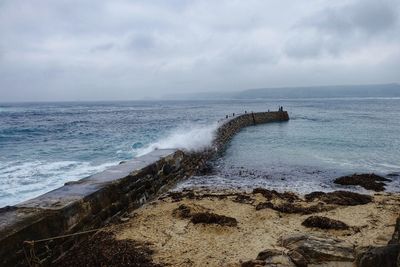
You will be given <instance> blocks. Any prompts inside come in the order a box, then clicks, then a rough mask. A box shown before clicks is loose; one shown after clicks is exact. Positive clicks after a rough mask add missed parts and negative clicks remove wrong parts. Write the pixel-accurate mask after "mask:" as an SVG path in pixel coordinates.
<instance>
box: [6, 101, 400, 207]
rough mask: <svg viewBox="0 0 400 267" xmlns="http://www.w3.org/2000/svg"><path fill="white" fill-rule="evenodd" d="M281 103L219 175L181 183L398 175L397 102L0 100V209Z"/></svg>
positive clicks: (301, 186) (398, 182) (301, 182)
mask: <svg viewBox="0 0 400 267" xmlns="http://www.w3.org/2000/svg"><path fill="white" fill-rule="evenodd" d="M278 106H283V107H284V108H285V109H287V110H288V111H289V116H290V121H289V122H287V123H272V124H265V125H259V126H256V127H248V128H246V129H244V130H243V131H241V132H240V133H239V134H238V135H236V136H235V137H234V138H233V140H232V142H231V143H230V145H229V146H228V149H227V151H226V154H225V155H224V156H223V158H222V159H221V161H220V162H217V165H218V166H217V167H216V170H217V173H215V175H213V176H210V177H208V178H207V177H203V178H201V177H195V178H193V179H189V180H187V181H185V186H190V185H198V186H203V185H207V186H210V187H218V186H221V185H223V186H237V187H246V188H250V187H254V186H263V187H270V188H275V189H278V190H279V189H281V190H295V191H299V192H303V191H306V190H325V191H328V190H332V189H334V188H336V187H335V185H334V184H333V183H332V179H334V178H335V177H337V176H338V175H342V174H351V173H353V172H377V173H379V174H383V175H385V174H388V173H392V172H396V173H398V172H400V166H399V162H400V153H399V151H400V138H399V132H400V116H399V114H400V98H358V99H354V98H341V99H292V100H291V99H286V100H226V101H225V100H224V101H180V102H179V101H176V102H174V101H165V102H156V101H155V102H151V101H147V102H146V101H132V102H90V103H85V102H77V103H17V104H15V103H13V104H1V106H0V110H1V111H0V207H1V206H4V205H13V204H16V203H18V202H20V201H23V200H27V199H29V198H32V197H35V196H37V195H40V194H42V193H45V192H47V191H50V190H52V189H55V188H57V187H59V186H61V185H63V184H64V183H65V182H67V181H70V180H78V179H81V178H84V177H85V176H88V175H92V174H94V173H96V172H99V171H102V170H104V169H105V168H106V167H107V166H111V165H114V164H117V163H118V162H120V161H123V160H129V159H132V158H133V157H135V156H137V155H143V154H145V153H148V152H150V151H152V150H155V149H161V148H180V149H185V150H199V149H202V148H204V147H206V146H208V145H209V144H210V143H211V140H212V138H213V133H214V131H215V128H216V127H217V124H214V122H217V121H218V120H221V119H224V118H225V116H226V115H227V114H232V113H233V112H235V113H237V114H239V113H243V112H244V111H245V110H247V111H254V112H257V111H266V110H268V109H271V110H276V109H277V107H278ZM241 167H244V168H245V170H246V169H247V170H250V172H254V173H255V174H257V175H251V174H249V173H245V174H243V170H242V175H241V174H240V170H241ZM390 178H391V179H393V182H391V183H389V185H388V187H387V188H388V190H389V191H399V190H400V178H399V177H398V176H397V177H390Z"/></svg>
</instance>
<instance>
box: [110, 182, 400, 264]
mask: <svg viewBox="0 0 400 267" xmlns="http://www.w3.org/2000/svg"><path fill="white" fill-rule="evenodd" d="M357 195H358V194H355V195H354V196H355V197H356V198H355V200H356V201H361V202H364V201H365V200H364V199H358V198H357ZM305 197H306V198H307V200H306V199H305ZM312 197H313V196H312V195H311V194H310V195H308V196H298V195H296V194H293V193H278V192H275V191H269V190H266V189H255V190H253V191H252V192H240V191H232V190H229V191H228V190H225V191H224V190H220V191H206V190H195V191H192V190H187V191H183V192H170V193H167V194H166V195H163V196H161V197H159V198H158V199H157V200H155V201H152V202H150V203H148V204H146V205H144V206H143V207H141V208H139V209H137V210H134V211H132V212H130V213H126V214H125V215H124V216H123V217H122V218H120V221H121V222H122V224H116V225H115V226H113V227H112V228H111V230H109V231H108V233H109V234H112V235H113V238H115V239H116V241H115V242H125V241H127V240H129V241H132V242H135V243H139V244H145V246H146V247H147V248H148V249H150V250H151V251H152V253H151V256H150V258H151V260H150V262H152V264H155V266H157V265H161V266H353V262H354V261H355V259H356V257H357V253H358V251H360V250H362V249H363V248H364V247H366V246H385V245H386V244H387V243H388V242H389V241H390V240H391V238H392V235H393V232H394V230H395V225H396V219H397V217H398V215H399V213H400V195H399V194H391V193H376V194H374V195H373V196H372V198H371V199H370V202H369V203H365V204H360V203H361V202H359V203H357V202H353V203H351V202H349V203H340V202H337V201H336V200H337V199H336V200H335V198H330V199H329V198H324V197H322V198H321V197H318V198H315V199H313V200H311V199H312ZM352 197H353V196H352ZM341 199H342V200H343V197H342V198H341ZM353 200H354V199H353ZM366 201H368V197H367V200H366ZM366 201H365V202H366ZM265 203H270V204H269V205H265ZM347 204H348V205H347ZM282 207H286V208H285V209H282ZM288 207H289V208H288ZM278 210H279V211H278ZM204 214H206V215H207V214H208V215H211V217H208V218H207V217H206V218H203V217H201V215H204ZM199 215H200V216H199ZM213 215H216V216H217V217H212V216H213ZM219 215H220V216H219ZM196 216H197V217H196ZM224 216H225V217H224ZM315 216H317V217H323V218H329V219H332V220H335V221H332V222H337V221H339V222H342V223H343V225H342V224H339V227H337V226H338V225H335V223H333V224H332V223H328V224H324V223H322V224H321V225H318V221H317V225H314V227H310V226H308V227H307V226H305V225H304V221H306V220H307V219H308V218H310V217H314V218H315ZM195 217H196V218H197V219H196V220H194V219H195ZM314 223H315V222H314ZM323 228H338V229H323ZM301 236H303V237H306V240H313V239H318V240H320V241H321V242H322V243H321V244H320V245H319V246H315V244H314V245H313V244H311V245H310V246H314V248H312V249H311V250H309V251H305V253H303V255H304V257H305V258H306V260H307V262H308V265H301V261H300V262H299V261H298V262H296V261H295V260H293V257H292V258H290V257H289V256H290V255H292V253H293V251H299V249H300V250H301V249H303V251H304V246H307V244H302V245H300V248H299V247H296V245H291V244H290V242H289V243H288V242H287V240H293V238H294V237H295V238H297V237H301ZM285 240H286V241H285ZM320 241H318V242H320ZM326 241H327V243H324V242H326ZM301 246H303V248H301ZM312 250H314V251H312ZM263 251H264V255H265V254H266V255H267V258H266V259H263V256H262V253H260V252H263ZM260 255H261V256H260ZM288 255H289V256H288ZM260 258H261V259H262V260H260ZM264 258H265V257H264ZM256 259H258V260H256ZM291 259H292V260H291ZM268 261H270V264H269V265H268V264H267V263H268ZM266 262H267V263H266ZM264 264H266V265H264ZM274 264H275V265H274ZM149 266H152V265H149Z"/></svg>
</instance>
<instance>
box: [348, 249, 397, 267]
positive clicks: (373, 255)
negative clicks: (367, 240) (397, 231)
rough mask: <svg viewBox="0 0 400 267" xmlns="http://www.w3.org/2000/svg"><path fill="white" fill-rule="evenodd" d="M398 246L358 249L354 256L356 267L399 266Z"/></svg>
mask: <svg viewBox="0 0 400 267" xmlns="http://www.w3.org/2000/svg"><path fill="white" fill-rule="evenodd" d="M399 253H400V245H399V244H392V245H387V246H382V247H365V248H360V249H358V251H357V253H356V254H357V255H356V265H357V266H358V267H376V266H379V267H397V266H400V255H399Z"/></svg>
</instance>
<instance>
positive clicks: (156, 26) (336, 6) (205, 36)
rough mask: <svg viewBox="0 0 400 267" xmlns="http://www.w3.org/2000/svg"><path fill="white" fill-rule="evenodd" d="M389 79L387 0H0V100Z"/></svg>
mask: <svg viewBox="0 0 400 267" xmlns="http://www.w3.org/2000/svg"><path fill="white" fill-rule="evenodd" d="M399 81H400V1H398V0H388V1H384V0H383V1H382V0H373V1H372V0H340V1H331V0H296V1H294V0H259V1H255V0H246V1H244V0H242V1H236V0H227V1H223V0H218V1H215V0H210V1H207V0H203V1H195V0H193V1H189V0H170V1H168V0H144V1H116V0H112V1H111V0H110V1H101V0H93V1H81V0H56V1H54V0H43V1H41V0H35V1H33V0H26V1H20V0H0V102H1V101H32V100H33V101H48V100H129V99H140V98H152V97H158V96H160V95H165V94H174V93H190V92H199V91H200V92H206V91H232V90H240V89H248V88H260V87H278V86H307V85H337V84H367V83H389V82H399Z"/></svg>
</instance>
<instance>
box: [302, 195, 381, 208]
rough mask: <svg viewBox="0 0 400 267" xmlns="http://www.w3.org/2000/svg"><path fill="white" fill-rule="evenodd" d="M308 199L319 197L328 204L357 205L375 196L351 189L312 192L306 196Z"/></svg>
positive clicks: (366, 202) (369, 200)
mask: <svg viewBox="0 0 400 267" xmlns="http://www.w3.org/2000/svg"><path fill="white" fill-rule="evenodd" d="M304 198H305V199H306V200H307V201H313V200H314V199H319V200H321V201H323V202H325V203H327V204H336V205H343V206H356V205H364V204H368V203H370V202H371V201H372V200H373V198H372V197H371V196H369V195H363V194H358V193H354V192H349V191H334V192H329V193H325V192H320V191H316V192H312V193H310V194H307V195H305V196H304Z"/></svg>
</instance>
